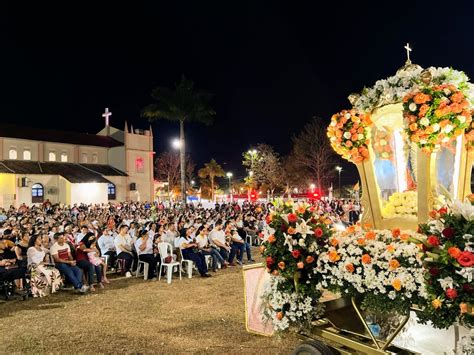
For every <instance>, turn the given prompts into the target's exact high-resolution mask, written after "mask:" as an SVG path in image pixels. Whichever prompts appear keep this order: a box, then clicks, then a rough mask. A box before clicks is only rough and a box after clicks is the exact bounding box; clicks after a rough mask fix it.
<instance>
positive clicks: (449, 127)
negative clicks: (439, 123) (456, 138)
mask: <svg viewBox="0 0 474 355" xmlns="http://www.w3.org/2000/svg"><path fill="white" fill-rule="evenodd" d="M453 128H454V127H453V126H452V125H450V124H448V125H446V126H445V127H444V128H443V131H444V132H445V133H449V132H451V131H452V130H453Z"/></svg>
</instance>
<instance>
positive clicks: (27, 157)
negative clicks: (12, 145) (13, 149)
mask: <svg viewBox="0 0 474 355" xmlns="http://www.w3.org/2000/svg"><path fill="white" fill-rule="evenodd" d="M23 160H31V151H30V150H28V149H25V150H24V151H23Z"/></svg>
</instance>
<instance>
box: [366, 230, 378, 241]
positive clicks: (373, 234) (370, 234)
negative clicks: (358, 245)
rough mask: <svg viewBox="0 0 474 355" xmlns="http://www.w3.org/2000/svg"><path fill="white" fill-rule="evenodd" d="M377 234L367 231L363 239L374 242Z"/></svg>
mask: <svg viewBox="0 0 474 355" xmlns="http://www.w3.org/2000/svg"><path fill="white" fill-rule="evenodd" d="M376 236H377V234H376V233H375V232H374V231H368V232H367V233H365V239H367V240H374V239H375V237H376Z"/></svg>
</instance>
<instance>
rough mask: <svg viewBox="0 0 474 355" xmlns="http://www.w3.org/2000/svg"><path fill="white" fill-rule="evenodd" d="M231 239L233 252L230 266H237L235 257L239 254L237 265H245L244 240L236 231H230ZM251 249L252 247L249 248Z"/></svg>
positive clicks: (231, 252)
mask: <svg viewBox="0 0 474 355" xmlns="http://www.w3.org/2000/svg"><path fill="white" fill-rule="evenodd" d="M228 235H229V237H230V241H231V243H232V244H231V251H230V255H229V265H232V266H235V264H234V257H235V256H236V255H237V252H239V254H238V256H237V263H238V264H239V265H242V264H243V262H242V261H243V258H244V251H245V244H247V243H245V242H244V240H243V239H242V238H241V237H240V236H239V234H238V233H237V231H236V230H235V229H230V231H229V234H228ZM249 248H250V247H249Z"/></svg>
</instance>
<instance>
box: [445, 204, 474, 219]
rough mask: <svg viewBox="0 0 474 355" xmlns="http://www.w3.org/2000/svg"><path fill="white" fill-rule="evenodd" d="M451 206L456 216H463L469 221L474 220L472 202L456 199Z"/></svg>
mask: <svg viewBox="0 0 474 355" xmlns="http://www.w3.org/2000/svg"><path fill="white" fill-rule="evenodd" d="M450 207H451V211H452V213H453V215H454V216H456V217H460V216H463V217H464V218H465V219H466V220H468V221H473V220H474V206H472V205H471V204H470V203H465V202H461V201H454V202H453V203H452V205H451V206H450Z"/></svg>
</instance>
